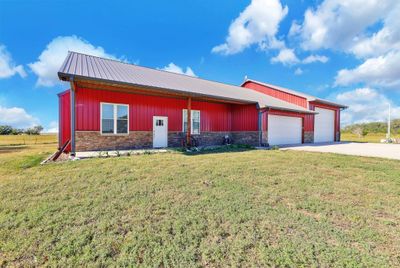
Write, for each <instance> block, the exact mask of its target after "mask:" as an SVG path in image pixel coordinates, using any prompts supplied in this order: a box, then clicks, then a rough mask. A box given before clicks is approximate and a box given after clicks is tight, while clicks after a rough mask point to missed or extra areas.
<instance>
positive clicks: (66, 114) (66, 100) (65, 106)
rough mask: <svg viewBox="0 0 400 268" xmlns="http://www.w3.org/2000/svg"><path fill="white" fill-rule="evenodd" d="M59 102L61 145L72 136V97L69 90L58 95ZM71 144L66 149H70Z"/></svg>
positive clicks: (59, 145)
mask: <svg viewBox="0 0 400 268" xmlns="http://www.w3.org/2000/svg"><path fill="white" fill-rule="evenodd" d="M58 102H59V133H58V135H60V136H59V144H58V147H61V146H62V145H63V144H64V143H65V142H66V141H67V140H69V139H70V138H71V99H70V93H69V90H67V91H64V92H62V93H60V94H59V95H58ZM70 149H71V148H70V146H68V147H67V148H66V151H67V152H69V151H70Z"/></svg>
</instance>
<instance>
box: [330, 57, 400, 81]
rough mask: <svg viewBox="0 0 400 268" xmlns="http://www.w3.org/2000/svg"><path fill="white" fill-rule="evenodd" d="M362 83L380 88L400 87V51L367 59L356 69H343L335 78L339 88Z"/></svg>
mask: <svg viewBox="0 0 400 268" xmlns="http://www.w3.org/2000/svg"><path fill="white" fill-rule="evenodd" d="M361 82H362V83H366V84H367V85H372V86H379V87H399V86H400V51H397V52H389V53H388V54H386V55H384V56H379V57H376V58H370V59H367V60H366V61H365V62H364V63H362V64H361V65H359V66H358V67H356V68H354V69H342V70H340V71H339V72H338V74H337V76H336V78H335V85H337V86H347V85H350V84H355V83H361Z"/></svg>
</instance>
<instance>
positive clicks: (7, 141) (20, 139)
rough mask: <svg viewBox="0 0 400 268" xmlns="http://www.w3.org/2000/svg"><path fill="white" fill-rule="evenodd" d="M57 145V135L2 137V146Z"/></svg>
mask: <svg viewBox="0 0 400 268" xmlns="http://www.w3.org/2000/svg"><path fill="white" fill-rule="evenodd" d="M52 143H57V135H55V134H43V135H0V146H7V145H31V144H52Z"/></svg>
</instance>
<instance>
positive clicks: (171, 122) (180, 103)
mask: <svg viewBox="0 0 400 268" xmlns="http://www.w3.org/2000/svg"><path fill="white" fill-rule="evenodd" d="M100 102H110V103H121V104H128V105H129V130H130V131H151V130H152V129H153V116H157V115H158V116H168V130H169V131H182V109H186V108H187V100H185V99H176V98H166V97H159V96H148V95H138V94H129V93H124V92H116V91H106V90H96V89H87V88H77V90H76V117H77V118H76V124H77V127H76V130H78V131H79V130H80V131H99V130H100ZM253 106H254V108H255V105H253ZM192 109H193V110H200V111H201V114H200V116H201V129H200V130H201V131H230V130H231V127H232V123H231V122H232V119H231V105H230V104H224V103H211V102H200V101H193V102H192ZM250 121H251V120H250Z"/></svg>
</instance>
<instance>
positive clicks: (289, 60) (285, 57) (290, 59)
mask: <svg viewBox="0 0 400 268" xmlns="http://www.w3.org/2000/svg"><path fill="white" fill-rule="evenodd" d="M278 62H280V63H282V64H283V65H293V64H296V63H298V62H299V59H298V58H297V56H296V54H295V53H294V50H293V49H289V48H284V49H281V50H280V51H279V54H278V55H277V56H276V57H273V58H271V63H278Z"/></svg>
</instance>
